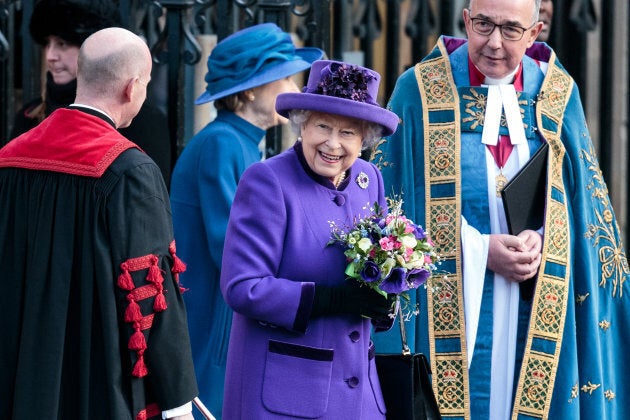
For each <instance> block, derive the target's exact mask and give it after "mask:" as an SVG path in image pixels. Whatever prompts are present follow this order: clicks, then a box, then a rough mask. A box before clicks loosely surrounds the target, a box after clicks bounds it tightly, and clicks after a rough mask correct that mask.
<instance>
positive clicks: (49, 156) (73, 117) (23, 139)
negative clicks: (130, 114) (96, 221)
mask: <svg viewBox="0 0 630 420" xmlns="http://www.w3.org/2000/svg"><path fill="white" fill-rule="evenodd" d="M132 147H136V148H137V147H138V146H136V145H135V144H134V143H133V142H131V141H129V140H127V139H126V138H125V137H124V136H123V135H122V134H120V133H119V132H118V131H117V130H116V129H115V128H113V127H112V126H111V125H109V124H108V123H107V122H106V121H104V120H102V119H101V118H99V117H96V116H93V115H89V114H86V113H85V112H82V111H79V110H76V109H68V108H62V109H58V110H56V111H55V112H53V113H52V114H51V115H50V116H49V117H48V118H46V119H45V120H44V121H42V122H41V123H40V124H39V125H38V126H37V127H35V128H34V129H32V130H30V131H28V132H26V133H24V134H23V135H21V136H19V137H17V138H16V139H14V140H13V141H11V142H10V143H8V144H7V145H6V146H5V147H4V148H2V149H0V167H14V168H25V169H35V170H45V171H53V172H62V173H67V174H72V175H81V176H89V177H94V178H100V177H101V176H102V175H103V173H105V171H106V170H107V168H109V166H110V165H111V163H112V162H113V161H114V160H115V159H116V158H117V157H118V156H119V155H120V154H121V153H122V152H124V151H125V150H127V149H130V148H132Z"/></svg>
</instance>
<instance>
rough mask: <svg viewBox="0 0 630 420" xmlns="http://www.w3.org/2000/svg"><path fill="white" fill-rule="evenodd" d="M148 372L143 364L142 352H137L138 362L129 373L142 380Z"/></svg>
mask: <svg viewBox="0 0 630 420" xmlns="http://www.w3.org/2000/svg"><path fill="white" fill-rule="evenodd" d="M148 373H149V370H148V369H147V365H145V364H144V350H140V351H138V360H137V361H136V364H135V365H134V367H133V370H132V371H131V374H132V375H133V376H135V377H136V378H142V377H145V376H147V374H148Z"/></svg>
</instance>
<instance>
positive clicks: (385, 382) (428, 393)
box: [376, 305, 442, 420]
mask: <svg viewBox="0 0 630 420" xmlns="http://www.w3.org/2000/svg"><path fill="white" fill-rule="evenodd" d="M398 320H399V321H400V336H401V338H402V354H377V355H376V370H377V372H378V378H379V382H380V384H381V390H382V391H383V399H384V400H385V407H386V408H387V420H441V418H442V416H440V410H439V408H438V405H437V401H436V400H435V395H434V394H433V388H432V387H431V378H430V377H429V375H430V374H431V368H430V366H429V362H428V360H427V358H426V356H425V355H424V354H422V353H416V354H411V351H410V350H409V346H407V335H406V333H405V324H404V321H403V316H402V309H401V307H400V305H398Z"/></svg>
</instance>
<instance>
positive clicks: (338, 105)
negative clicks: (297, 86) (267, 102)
mask: <svg viewBox="0 0 630 420" xmlns="http://www.w3.org/2000/svg"><path fill="white" fill-rule="evenodd" d="M380 80H381V75H380V74H378V72H376V71H374V70H372V69H369V68H367V67H361V66H357V65H353V64H349V63H344V62H341V61H332V60H318V61H315V62H314V63H313V66H312V67H311V72H310V74H309V77H308V83H307V85H306V86H304V89H303V93H281V94H280V95H278V97H277V98H276V112H278V114H280V115H282V116H283V117H288V116H289V111H291V110H292V109H304V110H309V111H318V112H323V113H327V114H335V115H342V116H345V117H352V118H357V119H359V120H364V121H371V122H374V123H377V124H380V125H381V127H383V133H382V134H383V135H384V136H389V135H390V134H392V133H394V132H395V131H396V128H397V127H398V121H399V119H398V115H396V114H394V113H393V112H391V111H389V110H387V109H385V108H383V107H381V106H380V105H379V104H378V103H377V102H376V96H377V95H378V85H379V82H380Z"/></svg>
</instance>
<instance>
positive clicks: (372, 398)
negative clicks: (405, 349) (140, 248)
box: [221, 148, 385, 420]
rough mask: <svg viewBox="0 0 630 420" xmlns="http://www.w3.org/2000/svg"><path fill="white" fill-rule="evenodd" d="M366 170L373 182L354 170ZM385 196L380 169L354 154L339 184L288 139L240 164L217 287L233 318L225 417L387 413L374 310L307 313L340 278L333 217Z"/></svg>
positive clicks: (361, 211)
mask: <svg viewBox="0 0 630 420" xmlns="http://www.w3.org/2000/svg"><path fill="white" fill-rule="evenodd" d="M359 175H360V176H361V177H362V178H365V177H366V176H367V178H368V180H369V185H367V187H365V184H363V187H361V186H359V182H357V179H358V178H359ZM374 202H379V204H380V205H382V206H384V205H385V198H384V187H383V180H382V178H381V174H380V172H379V171H378V169H377V168H376V167H375V166H374V165H373V164H371V163H368V162H365V161H363V160H361V159H357V161H356V162H355V164H354V165H353V166H352V168H351V174H350V176H349V183H348V185H347V186H346V187H345V188H344V189H343V191H337V190H335V189H331V188H329V187H326V186H324V185H323V184H321V183H318V182H317V181H316V180H314V179H313V178H312V177H311V176H309V174H308V173H307V172H306V171H305V169H304V168H303V166H302V165H301V163H300V160H299V158H298V153H297V152H296V151H295V150H294V149H293V148H292V149H289V150H287V151H285V152H284V153H282V154H280V155H279V156H276V157H274V158H271V159H269V160H267V161H264V162H259V163H256V164H254V165H252V166H251V167H249V169H248V170H247V171H246V172H245V173H244V174H243V177H242V178H241V181H240V183H239V186H238V189H237V192H236V197H235V199H234V203H233V205H232V209H231V213H230V221H229V224H228V230H227V236H226V240H225V248H224V253H223V265H222V266H223V269H222V273H221V290H222V292H223V296H224V297H225V300H226V301H227V303H228V305H230V306H231V307H232V309H234V311H235V313H234V318H233V323H232V331H231V336H230V344H229V350H228V360H227V373H226V382H225V397H224V402H223V418H224V419H225V420H232V419H252V418H255V419H271V418H273V419H275V418H287V417H301V418H313V419H315V418H317V419H335V420H338V419H362V420H366V419H367V420H369V419H384V418H385V416H384V413H385V405H384V403H383V397H382V395H381V388H380V385H379V382H378V378H377V374H376V368H375V364H374V359H373V354H374V351H373V348H371V341H370V332H371V324H370V320H368V319H365V318H362V317H361V316H359V315H334V316H321V317H317V318H314V319H309V315H310V312H311V308H312V304H313V295H314V289H315V284H316V283H317V284H325V285H334V284H339V283H341V282H343V281H345V279H344V270H345V266H346V261H345V256H344V255H343V249H342V248H340V247H338V246H327V243H328V241H329V240H330V224H329V222H330V221H335V222H336V223H337V224H338V225H339V226H345V225H350V224H351V223H352V221H353V219H354V217H356V216H359V215H365V214H366V213H367V212H368V208H369V207H371V205H372V204H373V203H374Z"/></svg>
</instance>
